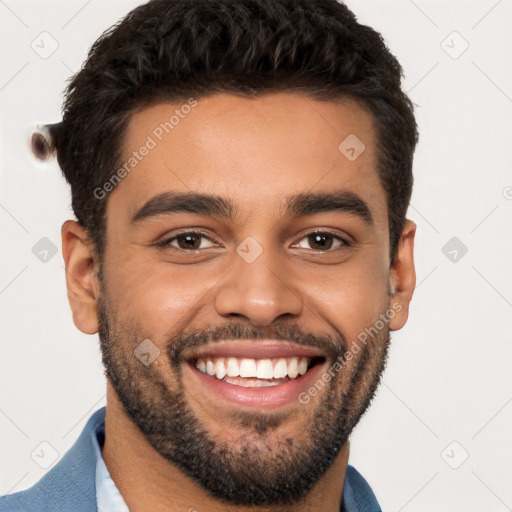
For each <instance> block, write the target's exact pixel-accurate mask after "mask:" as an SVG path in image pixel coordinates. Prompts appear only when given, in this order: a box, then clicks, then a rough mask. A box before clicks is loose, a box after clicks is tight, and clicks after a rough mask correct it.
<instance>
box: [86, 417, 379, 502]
mask: <svg viewBox="0 0 512 512" xmlns="http://www.w3.org/2000/svg"><path fill="white" fill-rule="evenodd" d="M104 440H105V422H104V421H102V422H100V423H99V424H98V426H97V428H96V430H95V435H93V445H94V453H95V456H96V502H97V506H98V512H130V511H129V509H128V507H127V505H126V503H125V501H124V499H123V497H122V496H121V493H120V492H119V490H118V488H117V487H116V484H115V483H114V481H113V480H112V478H110V474H109V472H108V469H107V467H106V466H105V462H104V461H103V457H102V455H101V449H100V446H103V443H104ZM340 512H382V510H381V508H380V506H379V504H378V502H377V499H376V498H375V495H374V494H373V491H372V490H371V488H370V486H369V485H368V483H367V482H366V480H365V479H364V478H363V477H362V475H361V474H360V473H359V472H358V471H357V470H356V469H355V468H354V467H353V466H350V465H349V466H347V471H346V474H345V485H344V487H343V503H342V508H341V510H340Z"/></svg>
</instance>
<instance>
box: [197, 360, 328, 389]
mask: <svg viewBox="0 0 512 512" xmlns="http://www.w3.org/2000/svg"><path fill="white" fill-rule="evenodd" d="M324 361H325V358H324V357H322V356H318V357H275V358H267V359H261V358H247V357H243V358H242V357H207V356H204V357H200V358H195V359H192V360H190V361H189V364H190V365H191V366H193V367H195V368H197V369H198V370H199V371H200V372H202V373H204V374H206V375H210V376H211V377H215V378H216V379H218V380H220V381H223V382H228V383H230V384H234V385H237V386H242V387H250V388H258V387H269V386H278V385H279V384H284V383H286V382H289V381H292V380H299V379H300V378H301V377H302V376H303V375H305V374H306V373H307V372H308V371H309V370H311V368H313V367H314V366H316V365H318V364H321V363H323V362H324Z"/></svg>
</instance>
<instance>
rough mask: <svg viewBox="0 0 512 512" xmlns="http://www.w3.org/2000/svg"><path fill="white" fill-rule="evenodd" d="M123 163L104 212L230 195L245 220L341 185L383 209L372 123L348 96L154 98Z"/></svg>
mask: <svg viewBox="0 0 512 512" xmlns="http://www.w3.org/2000/svg"><path fill="white" fill-rule="evenodd" d="M121 165H124V168H125V170H127V171H128V172H126V173H123V174H124V175H125V177H124V178H123V180H122V182H121V183H119V184H118V185H117V186H116V189H115V190H114V192H113V193H112V194H111V197H110V199H109V206H108V209H109V211H112V209H113V208H115V209H117V207H123V208H124V209H125V210H126V212H127V215H128V214H130V213H131V214H133V213H134V212H135V211H136V210H137V209H138V208H140V206H141V205H142V204H144V203H145V202H146V201H148V200H149V199H150V198H151V197H153V196H155V195H156V194H159V193H162V192H167V191H180V192H197V193H209V194H215V195H219V196H222V197H230V198H232V200H233V201H232V202H233V203H236V205H237V209H236V212H237V214H239V215H240V216H244V215H245V217H246V218H249V216H253V217H254V216H255V215H258V214H264V213H265V212H268V208H269V207H270V205H271V204H275V205H278V204H282V203H283V198H284V197H289V196H291V195H292V194H297V193H304V192H306V191H313V192H329V191H332V190H340V189H344V190H347V191H351V192H353V193H355V194H357V195H358V196H362V197H364V198H365V201H366V202H368V203H370V205H371V208H372V209H374V210H376V212H374V216H376V217H379V210H382V211H381V212H380V214H382V213H384V214H385V213H386V200H385V193H384V190H383V188H382V186H381V184H380V179H379V177H378V173H377V156H376V144H375V129H374V123H373V119H372V117H371V115H370V114H368V113H367V112H366V111H365V110H364V109H363V108H362V107H361V106H360V105H358V104H357V103H356V102H354V101H352V100H340V101H319V100H314V99H312V98H310V97H308V96H305V95H302V94H297V93H292V92H280V93H272V94H265V95H262V96H259V97H252V98H247V97H239V96H235V95H232V94H226V93H222V94H216V95H212V96H207V97H204V98H198V99H195V98H190V99H185V100H183V101H181V102H175V103H158V104H156V105H153V106H150V107H146V108H143V109H141V110H139V111H138V112H136V113H134V114H133V115H132V116H131V118H130V121H129V124H128V126H127V130H126V134H125V138H124V141H123V146H122V163H121ZM121 202H122V205H121ZM111 203H112V204H111Z"/></svg>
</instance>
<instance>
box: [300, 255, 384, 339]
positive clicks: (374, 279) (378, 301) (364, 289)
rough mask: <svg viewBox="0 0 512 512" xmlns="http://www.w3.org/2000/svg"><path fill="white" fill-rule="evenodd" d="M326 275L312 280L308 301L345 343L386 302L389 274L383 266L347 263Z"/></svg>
mask: <svg viewBox="0 0 512 512" xmlns="http://www.w3.org/2000/svg"><path fill="white" fill-rule="evenodd" d="M331 268H332V271H331V272H329V274H327V275H326V276H325V278H324V279H318V276H316V279H311V281H310V283H309V285H308V286H307V290H308V291H307V295H308V302H309V303H311V304H314V305H316V308H319V309H321V311H322V313H321V316H323V317H325V318H328V319H329V321H330V323H331V324H333V325H335V326H336V327H337V329H338V331H339V332H341V334H343V335H344V336H345V338H346V339H347V342H350V341H351V340H353V339H356V338H357V335H358V334H359V333H360V332H361V331H363V330H364V329H365V328H366V327H368V326H369V325H372V324H373V323H374V322H375V321H376V320H377V319H378V318H379V315H380V314H381V313H382V312H383V309H385V308H386V306H387V304H388V293H387V292H388V273H387V270H386V266H385V265H377V264H375V265H360V264H358V263H357V262H354V263H347V264H346V265H342V266H340V267H339V268H338V269H336V270H335V268H334V267H331Z"/></svg>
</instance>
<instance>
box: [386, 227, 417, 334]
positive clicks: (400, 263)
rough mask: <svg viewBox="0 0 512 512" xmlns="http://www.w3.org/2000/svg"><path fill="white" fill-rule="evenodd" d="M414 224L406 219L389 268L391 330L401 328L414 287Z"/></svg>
mask: <svg viewBox="0 0 512 512" xmlns="http://www.w3.org/2000/svg"><path fill="white" fill-rule="evenodd" d="M415 235H416V224H415V223H414V222H412V221H411V220H408V219H406V221H405V224H404V227H403V229H402V233H401V235H400V240H399V242H398V247H397V253H396V255H395V260H394V263H393V265H392V266H391V269H390V277H389V278H390V283H389V285H390V288H391V297H390V303H391V307H392V308H393V310H394V311H395V313H396V314H395V316H394V317H393V318H392V319H391V320H390V322H389V328H390V329H391V330H392V331H397V330H398V329H401V328H402V327H403V326H404V325H405V323H406V322H407V318H408V316H409V303H410V302H411V299H412V295H413V293H414V288H415V287H416V270H415V268H414V236H415Z"/></svg>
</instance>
